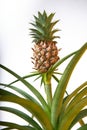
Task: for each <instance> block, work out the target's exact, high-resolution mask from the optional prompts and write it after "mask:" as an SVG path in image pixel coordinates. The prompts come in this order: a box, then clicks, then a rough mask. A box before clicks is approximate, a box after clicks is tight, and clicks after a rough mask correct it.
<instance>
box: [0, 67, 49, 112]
mask: <svg viewBox="0 0 87 130" xmlns="http://www.w3.org/2000/svg"><path fill="white" fill-rule="evenodd" d="M0 67H1V68H2V69H4V70H5V71H7V72H8V73H10V74H12V75H13V76H15V77H16V78H17V79H19V80H20V81H21V82H22V83H23V84H24V85H25V86H26V87H28V89H29V90H31V92H33V94H34V95H35V96H36V97H37V98H38V100H39V101H40V102H41V104H42V105H43V107H44V110H46V111H47V113H48V114H49V108H48V105H47V103H46V102H45V100H44V98H43V97H42V95H41V94H40V93H39V92H38V91H37V90H36V89H35V88H34V87H33V86H32V85H31V84H30V83H29V82H27V81H26V80H24V79H23V78H22V77H21V76H19V75H18V74H16V73H15V72H13V71H12V70H10V69H9V68H7V67H5V66H3V65H0Z"/></svg>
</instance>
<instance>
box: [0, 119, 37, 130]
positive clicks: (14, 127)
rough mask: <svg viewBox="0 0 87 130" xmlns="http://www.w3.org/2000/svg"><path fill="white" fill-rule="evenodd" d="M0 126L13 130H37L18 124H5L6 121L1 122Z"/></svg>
mask: <svg viewBox="0 0 87 130" xmlns="http://www.w3.org/2000/svg"><path fill="white" fill-rule="evenodd" d="M0 125H1V126H8V127H10V128H12V129H18V130H35V129H32V127H26V126H22V125H19V124H16V123H10V122H4V121H0Z"/></svg>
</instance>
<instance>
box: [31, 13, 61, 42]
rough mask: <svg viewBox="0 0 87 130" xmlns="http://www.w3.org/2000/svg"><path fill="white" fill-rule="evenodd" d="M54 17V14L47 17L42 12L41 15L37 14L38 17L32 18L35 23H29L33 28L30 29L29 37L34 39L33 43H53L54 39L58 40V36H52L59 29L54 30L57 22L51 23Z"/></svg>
mask: <svg viewBox="0 0 87 130" xmlns="http://www.w3.org/2000/svg"><path fill="white" fill-rule="evenodd" d="M53 17H54V13H51V14H50V15H48V16H47V14H46V12H45V11H44V12H43V13H42V14H41V13H40V12H38V16H37V17H36V16H34V19H35V21H34V22H33V23H31V25H32V26H33V28H31V29H30V30H31V33H30V34H31V36H32V38H33V39H34V40H33V42H35V43H38V42H40V41H53V40H54V39H55V38H60V37H59V36H54V34H55V33H56V32H58V31H60V30H59V29H54V26H55V25H56V23H57V22H59V20H57V21H54V22H53V21H52V20H53Z"/></svg>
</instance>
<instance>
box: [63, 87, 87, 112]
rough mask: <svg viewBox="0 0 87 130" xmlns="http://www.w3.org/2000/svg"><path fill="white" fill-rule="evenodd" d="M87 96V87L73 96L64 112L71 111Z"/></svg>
mask: <svg viewBox="0 0 87 130" xmlns="http://www.w3.org/2000/svg"><path fill="white" fill-rule="evenodd" d="M85 96H86V97H87V87H86V88H84V89H83V90H81V91H80V92H79V93H78V94H77V95H76V96H75V97H73V99H72V100H71V101H70V102H69V103H68V105H67V106H66V109H65V112H64V114H65V113H67V112H68V111H70V110H71V109H72V108H73V107H74V106H75V105H76V104H77V103H78V102H79V101H80V100H81V99H82V98H83V97H85ZM86 105H87V103H86V104H85V106H86Z"/></svg>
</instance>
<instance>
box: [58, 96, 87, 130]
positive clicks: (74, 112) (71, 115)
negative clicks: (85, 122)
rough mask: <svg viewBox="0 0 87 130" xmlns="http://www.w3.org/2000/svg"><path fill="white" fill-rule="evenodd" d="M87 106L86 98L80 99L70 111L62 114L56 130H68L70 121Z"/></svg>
mask: <svg viewBox="0 0 87 130" xmlns="http://www.w3.org/2000/svg"><path fill="white" fill-rule="evenodd" d="M86 104H87V97H84V98H82V99H81V100H80V101H79V102H78V103H77V104H76V105H75V106H74V107H73V108H72V109H71V110H69V111H68V112H67V113H65V114H64V116H63V117H62V120H61V121H60V122H61V123H59V126H58V130H62V129H63V128H64V130H68V129H69V127H70V125H71V123H72V121H73V120H74V119H75V117H76V115H78V114H79V112H80V111H81V109H83V108H84V107H85V105H86Z"/></svg>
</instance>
